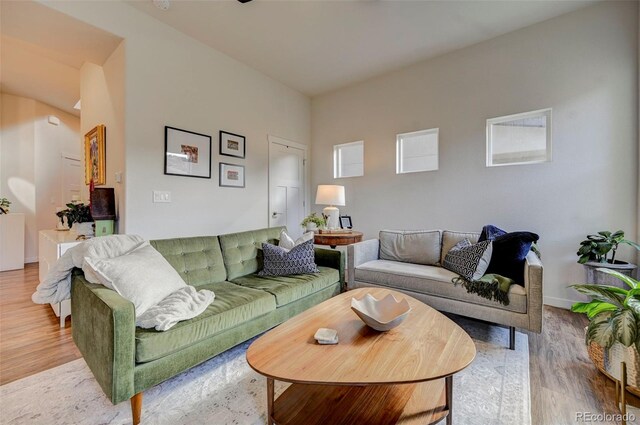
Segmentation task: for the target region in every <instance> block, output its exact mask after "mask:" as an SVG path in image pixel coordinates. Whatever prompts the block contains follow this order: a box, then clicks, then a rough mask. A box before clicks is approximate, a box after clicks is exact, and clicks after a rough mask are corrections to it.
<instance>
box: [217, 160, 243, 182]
mask: <svg viewBox="0 0 640 425" xmlns="http://www.w3.org/2000/svg"><path fill="white" fill-rule="evenodd" d="M220 186H221V187H240V188H242V187H244V165H236V164H227V163H225V162H221V163H220Z"/></svg>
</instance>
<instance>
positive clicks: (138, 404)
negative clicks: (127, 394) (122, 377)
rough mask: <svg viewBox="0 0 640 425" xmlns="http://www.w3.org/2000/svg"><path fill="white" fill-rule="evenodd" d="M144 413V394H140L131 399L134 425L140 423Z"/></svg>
mask: <svg viewBox="0 0 640 425" xmlns="http://www.w3.org/2000/svg"><path fill="white" fill-rule="evenodd" d="M141 413H142V393H138V394H136V395H134V396H133V397H131V416H132V417H133V425H138V424H139V423H140V416H141Z"/></svg>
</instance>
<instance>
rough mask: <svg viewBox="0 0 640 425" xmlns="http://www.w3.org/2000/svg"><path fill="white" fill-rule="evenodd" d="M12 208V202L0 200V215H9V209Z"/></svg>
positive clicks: (5, 199) (4, 199)
mask: <svg viewBox="0 0 640 425" xmlns="http://www.w3.org/2000/svg"><path fill="white" fill-rule="evenodd" d="M10 206H11V201H9V200H8V199H7V198H0V214H9V207H10Z"/></svg>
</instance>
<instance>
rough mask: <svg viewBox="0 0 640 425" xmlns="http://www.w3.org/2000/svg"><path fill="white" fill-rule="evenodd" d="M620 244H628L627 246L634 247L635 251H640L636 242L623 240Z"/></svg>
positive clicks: (639, 246)
mask: <svg viewBox="0 0 640 425" xmlns="http://www.w3.org/2000/svg"><path fill="white" fill-rule="evenodd" d="M620 243H626V244H627V245H631V246H632V247H634V248H635V249H637V250H638V251H640V245H639V244H637V243H635V242H633V241H630V240H627V239H623V240H621V241H620Z"/></svg>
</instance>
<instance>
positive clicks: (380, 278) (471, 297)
mask: <svg viewBox="0 0 640 425" xmlns="http://www.w3.org/2000/svg"><path fill="white" fill-rule="evenodd" d="M354 274H355V280H356V281H358V282H368V283H373V284H376V285H383V286H388V287H390V288H392V289H401V290H402V289H406V290H409V291H413V292H418V293H422V294H427V295H432V296H438V297H442V298H450V299H454V300H459V301H465V302H469V303H472V304H480V305H486V306H490V307H495V308H499V309H502V310H508V311H513V312H516V313H526V312H527V295H526V292H525V290H524V288H522V287H521V286H518V285H511V288H509V305H506V306H505V305H502V304H500V303H499V302H498V301H493V300H488V299H486V298H482V297H480V296H478V295H476V294H470V293H468V292H467V290H466V289H464V287H463V286H462V285H454V284H453V283H452V282H451V280H452V279H453V278H455V277H458V275H457V274H455V273H453V272H451V271H449V270H446V269H444V268H442V267H437V266H425V265H421V264H409V263H401V262H397V261H388V260H373V261H369V262H366V263H364V264H361V265H359V266H358V267H357V268H356V270H355V273H354Z"/></svg>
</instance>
